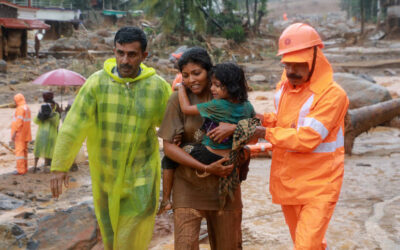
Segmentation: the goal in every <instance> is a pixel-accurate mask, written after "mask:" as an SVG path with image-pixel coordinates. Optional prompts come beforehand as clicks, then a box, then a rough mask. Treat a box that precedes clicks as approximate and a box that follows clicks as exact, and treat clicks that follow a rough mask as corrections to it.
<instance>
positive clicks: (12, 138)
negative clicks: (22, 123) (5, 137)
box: [11, 132, 17, 142]
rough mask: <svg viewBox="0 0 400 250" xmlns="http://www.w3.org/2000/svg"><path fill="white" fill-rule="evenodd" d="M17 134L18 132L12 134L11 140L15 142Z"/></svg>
mask: <svg viewBox="0 0 400 250" xmlns="http://www.w3.org/2000/svg"><path fill="white" fill-rule="evenodd" d="M16 136H17V132H15V133H14V134H13V135H12V136H11V141H12V142H15V137H16Z"/></svg>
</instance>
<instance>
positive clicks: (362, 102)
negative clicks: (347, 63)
mask: <svg viewBox="0 0 400 250" xmlns="http://www.w3.org/2000/svg"><path fill="white" fill-rule="evenodd" d="M334 79H335V81H336V82H337V83H338V84H340V86H342V88H343V89H344V90H345V91H346V93H347V96H348V97H349V100H350V105H349V109H355V108H360V107H364V106H368V105H372V104H376V103H379V102H384V101H388V100H391V99H392V97H391V96H390V92H389V91H388V90H387V89H386V88H385V87H383V86H380V85H378V84H374V83H372V82H370V81H367V80H365V79H363V78H361V77H358V76H355V75H353V74H350V73H335V74H334Z"/></svg>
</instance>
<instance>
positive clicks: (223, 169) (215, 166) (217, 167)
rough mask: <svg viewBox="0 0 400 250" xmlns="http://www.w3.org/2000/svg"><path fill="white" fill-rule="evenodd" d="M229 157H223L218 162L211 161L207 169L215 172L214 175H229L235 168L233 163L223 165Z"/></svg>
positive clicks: (212, 172) (211, 172)
mask: <svg viewBox="0 0 400 250" xmlns="http://www.w3.org/2000/svg"><path fill="white" fill-rule="evenodd" d="M227 160H228V158H222V159H220V160H218V161H216V162H213V163H211V164H210V165H207V167H206V169H205V171H206V172H207V173H210V174H213V175H218V176H221V177H226V176H228V175H229V174H230V173H231V172H232V170H233V164H231V165H227V166H224V165H222V164H223V163H224V162H226V161H227Z"/></svg>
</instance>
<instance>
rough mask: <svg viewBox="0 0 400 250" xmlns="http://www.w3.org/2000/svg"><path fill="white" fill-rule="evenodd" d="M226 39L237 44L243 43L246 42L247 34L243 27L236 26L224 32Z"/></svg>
mask: <svg viewBox="0 0 400 250" xmlns="http://www.w3.org/2000/svg"><path fill="white" fill-rule="evenodd" d="M224 37H225V38H226V39H232V40H233V41H235V42H237V43H241V42H244V41H245V40H246V33H245V32H244V29H243V27H242V26H241V25H238V24H236V25H234V26H233V27H232V28H229V29H226V30H225V31H224Z"/></svg>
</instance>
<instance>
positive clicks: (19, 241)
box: [0, 223, 26, 249]
mask: <svg viewBox="0 0 400 250" xmlns="http://www.w3.org/2000/svg"><path fill="white" fill-rule="evenodd" d="M25 242H26V236H25V233H24V231H23V230H22V229H21V228H20V227H19V226H18V225H15V224H12V223H8V224H1V225H0V249H19V248H22V247H23V245H24V243H25Z"/></svg>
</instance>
